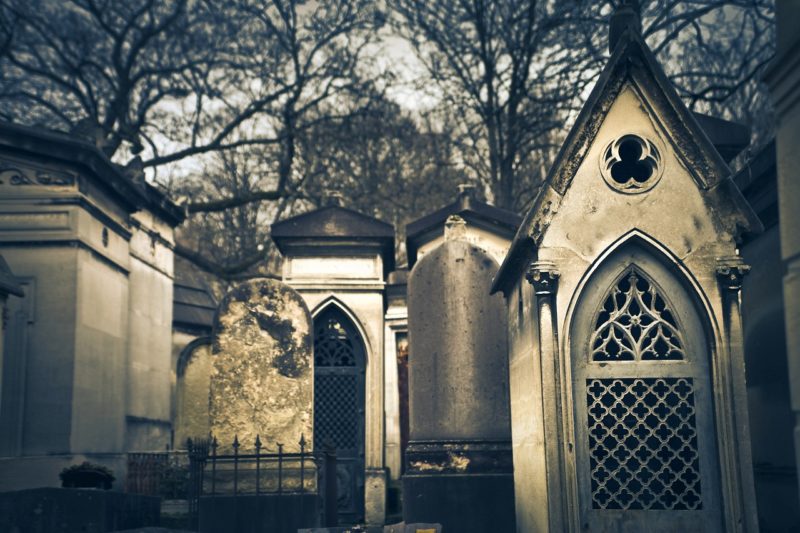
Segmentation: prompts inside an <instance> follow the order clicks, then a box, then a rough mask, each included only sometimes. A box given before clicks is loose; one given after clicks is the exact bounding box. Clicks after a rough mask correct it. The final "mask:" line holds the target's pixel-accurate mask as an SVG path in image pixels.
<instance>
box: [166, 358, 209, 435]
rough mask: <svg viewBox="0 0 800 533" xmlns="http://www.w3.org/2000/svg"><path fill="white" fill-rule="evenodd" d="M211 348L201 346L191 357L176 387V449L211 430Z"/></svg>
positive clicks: (178, 378)
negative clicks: (209, 412) (209, 415)
mask: <svg viewBox="0 0 800 533" xmlns="http://www.w3.org/2000/svg"><path fill="white" fill-rule="evenodd" d="M213 363H214V360H213V359H212V355H211V345H210V344H201V345H199V346H196V347H194V348H193V349H192V350H191V354H189V358H188V361H187V362H186V363H185V366H184V368H182V369H181V370H182V372H180V373H179V375H178V376H177V386H176V387H175V389H176V390H175V424H174V426H173V431H174V432H175V438H174V446H175V448H184V447H185V446H186V439H190V438H191V439H197V438H205V437H206V435H208V431H209V418H208V399H209V398H208V395H209V388H210V386H211V369H212V368H213V366H214V364H213Z"/></svg>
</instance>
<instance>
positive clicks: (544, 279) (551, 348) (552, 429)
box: [525, 261, 568, 531]
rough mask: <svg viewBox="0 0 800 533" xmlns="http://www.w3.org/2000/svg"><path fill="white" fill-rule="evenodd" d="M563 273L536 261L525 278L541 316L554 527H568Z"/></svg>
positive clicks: (541, 360) (550, 515) (550, 506)
mask: <svg viewBox="0 0 800 533" xmlns="http://www.w3.org/2000/svg"><path fill="white" fill-rule="evenodd" d="M559 277H560V273H559V272H558V270H557V269H556V266H555V265H554V264H552V263H548V262H544V261H538V262H535V263H532V264H531V266H530V267H529V268H528V271H527V272H526V273H525V279H527V280H528V282H529V283H530V284H531V285H532V286H533V291H534V293H535V294H536V305H537V309H538V317H539V328H538V329H539V361H538V364H539V366H540V371H539V374H540V375H541V377H542V383H541V390H542V409H543V416H542V420H543V421H544V443H545V456H546V461H547V476H546V478H547V494H548V499H547V511H548V522H549V524H550V530H551V531H565V530H566V522H565V519H566V513H565V510H564V505H565V504H566V502H567V501H568V498H567V496H566V494H565V493H564V488H565V487H564V483H563V480H564V472H563V465H564V461H563V455H562V443H563V440H562V438H561V435H562V428H561V423H562V420H563V418H562V405H561V396H560V394H561V368H560V366H561V365H560V362H559V345H558V325H557V324H558V322H557V315H556V291H557V290H558V279H559Z"/></svg>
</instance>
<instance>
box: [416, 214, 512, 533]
mask: <svg viewBox="0 0 800 533" xmlns="http://www.w3.org/2000/svg"><path fill="white" fill-rule="evenodd" d="M464 234H465V232H464V222H463V220H461V219H460V217H457V216H455V217H451V218H450V219H448V222H447V224H446V228H445V241H444V243H443V244H442V245H440V246H439V247H437V248H435V249H434V250H432V251H431V252H429V253H428V254H426V255H425V256H424V257H423V258H422V259H420V260H419V261H418V262H417V264H416V265H415V266H414V269H413V270H412V272H411V276H410V278H409V282H408V321H409V345H410V346H409V401H410V405H409V409H410V441H409V445H408V448H407V449H406V456H405V460H406V471H405V472H406V473H405V475H404V476H403V518H404V521H405V522H406V523H425V522H428V523H431V522H435V523H440V524H442V526H443V528H444V530H445V531H458V532H460V533H469V532H485V531H494V532H505V531H509V532H510V531H514V530H515V525H514V524H515V519H514V489H513V470H512V459H511V425H510V418H509V400H508V362H507V359H506V353H507V340H506V338H507V331H506V314H505V310H504V301H503V299H502V297H501V296H500V295H495V296H490V287H491V283H492V278H493V276H494V275H495V273H496V272H497V269H498V265H497V263H496V262H495V261H494V260H493V259H492V258H491V256H489V255H488V254H487V253H486V252H485V251H483V250H482V249H480V248H478V247H476V246H474V245H472V244H470V243H468V242H466V241H465V240H463V236H464Z"/></svg>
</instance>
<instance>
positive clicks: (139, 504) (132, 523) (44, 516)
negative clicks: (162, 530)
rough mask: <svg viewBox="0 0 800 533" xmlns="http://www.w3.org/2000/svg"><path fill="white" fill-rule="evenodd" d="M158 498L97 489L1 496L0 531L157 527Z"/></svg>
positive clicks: (67, 532)
mask: <svg viewBox="0 0 800 533" xmlns="http://www.w3.org/2000/svg"><path fill="white" fill-rule="evenodd" d="M160 511H161V498H159V497H157V496H143V495H141V494H125V493H122V492H114V491H105V490H98V489H59V488H41V489H28V490H20V491H14V492H4V493H0V531H47V532H48V533H70V532H73V531H117V530H124V529H132V528H139V527H145V526H158V525H159V518H160V517H159V515H160Z"/></svg>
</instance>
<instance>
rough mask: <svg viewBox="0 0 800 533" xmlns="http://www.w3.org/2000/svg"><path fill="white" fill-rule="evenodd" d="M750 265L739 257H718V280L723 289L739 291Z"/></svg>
mask: <svg viewBox="0 0 800 533" xmlns="http://www.w3.org/2000/svg"><path fill="white" fill-rule="evenodd" d="M748 272H750V265H746V264H744V262H743V261H742V260H741V258H739V257H724V258H721V259H717V280H718V281H719V284H720V285H721V286H722V288H723V289H726V290H729V291H739V290H741V288H742V282H743V281H744V277H745V276H746V275H747V273H748Z"/></svg>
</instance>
